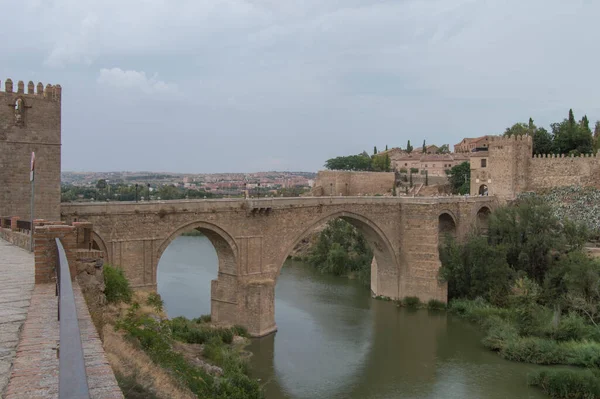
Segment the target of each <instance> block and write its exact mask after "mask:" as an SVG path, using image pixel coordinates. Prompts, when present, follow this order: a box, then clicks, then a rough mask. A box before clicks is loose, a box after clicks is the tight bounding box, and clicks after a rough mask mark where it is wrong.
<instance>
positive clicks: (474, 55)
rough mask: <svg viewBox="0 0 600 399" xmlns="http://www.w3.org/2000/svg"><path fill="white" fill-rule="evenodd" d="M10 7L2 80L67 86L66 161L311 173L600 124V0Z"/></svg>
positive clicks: (135, 0)
mask: <svg viewBox="0 0 600 399" xmlns="http://www.w3.org/2000/svg"><path fill="white" fill-rule="evenodd" d="M0 3H2V13H1V14H0V26H2V27H3V32H4V33H5V34H4V40H2V41H1V42H0V54H1V55H0V60H1V62H0V65H1V68H0V70H1V71H2V73H1V74H0V79H1V80H2V81H4V79H5V78H6V77H11V78H12V79H13V81H17V80H24V81H25V82H27V81H29V80H34V81H35V82H37V81H41V82H43V83H44V85H45V84H46V83H51V84H56V83H60V84H61V85H62V87H63V108H62V109H63V111H62V112H63V114H62V116H63V119H62V121H63V122H62V123H63V124H62V138H63V153H62V154H63V155H62V157H63V170H79V171H81V170H93V171H107V170H154V171H173V172H235V171H260V170H306V171H315V170H318V169H320V168H321V167H322V165H323V163H324V161H325V160H326V159H328V158H330V157H333V156H337V155H345V154H353V153H359V152H361V151H363V150H367V151H372V148H373V146H374V145H377V147H378V148H383V147H385V145H386V144H387V145H388V146H390V147H392V146H403V147H404V146H405V145H406V141H407V140H408V139H410V140H411V142H412V143H413V145H414V146H415V147H416V146H419V145H421V143H422V141H423V139H426V140H427V142H428V143H437V144H442V143H449V144H451V145H452V144H454V143H456V142H458V141H459V140H460V139H461V138H462V137H464V136H467V137H468V136H480V135H484V134H496V133H500V132H502V131H503V130H504V128H505V127H507V126H508V125H511V124H512V123H514V122H517V121H526V120H527V119H528V118H529V117H530V116H531V117H533V118H534V120H535V121H536V123H537V124H538V125H543V126H547V125H548V124H549V123H551V122H554V121H558V120H561V119H562V118H564V117H565V116H566V115H567V112H568V109H569V108H573V110H574V112H575V116H576V117H578V118H579V117H581V115H582V114H583V113H586V114H587V115H588V117H589V118H590V120H592V121H595V120H596V119H600V95H598V93H599V85H600V67H599V65H600V52H599V48H600V47H599V45H600V44H599V43H600V27H599V25H598V19H599V17H600V1H597V0H569V1H566V0H526V1H525V0H388V1H386V0H379V1H376V0H178V1H175V0H170V1H169V0H103V1H98V0H19V1H8V0H3V1H1V2H0Z"/></svg>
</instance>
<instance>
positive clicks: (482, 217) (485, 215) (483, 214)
mask: <svg viewBox="0 0 600 399" xmlns="http://www.w3.org/2000/svg"><path fill="white" fill-rule="evenodd" d="M491 213H492V210H491V209H490V207H488V206H487V205H484V206H482V207H480V208H479V209H478V210H477V213H476V215H475V227H476V228H477V231H478V232H480V233H482V234H487V232H488V229H489V223H490V214H491Z"/></svg>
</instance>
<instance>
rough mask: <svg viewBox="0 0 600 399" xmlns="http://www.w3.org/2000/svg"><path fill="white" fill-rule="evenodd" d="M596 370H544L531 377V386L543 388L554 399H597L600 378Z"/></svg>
mask: <svg viewBox="0 0 600 399" xmlns="http://www.w3.org/2000/svg"><path fill="white" fill-rule="evenodd" d="M598 377H599V375H598V371H596V370H589V369H588V370H543V371H538V372H535V373H533V374H531V375H530V376H529V385H533V386H537V387H539V388H541V389H542V390H543V391H544V392H545V393H546V394H548V395H549V396H550V397H552V398H564V399H596V398H599V397H600V378H598Z"/></svg>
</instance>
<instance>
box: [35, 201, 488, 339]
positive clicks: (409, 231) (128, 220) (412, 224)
mask: <svg viewBox="0 0 600 399" xmlns="http://www.w3.org/2000/svg"><path fill="white" fill-rule="evenodd" d="M495 206H496V204H495V199H494V198H492V197H479V198H464V197H462V198H456V197H439V198H401V197H320V198H275V199H269V198H267V199H259V200H242V199H235V200H233V199H232V200H197V201H168V202H152V203H103V204H63V206H62V213H63V215H62V217H63V220H65V221H66V222H67V223H81V222H82V221H85V222H91V224H92V226H93V232H92V233H91V234H90V237H91V239H92V241H93V247H95V248H98V249H100V250H102V251H104V252H105V253H106V257H105V259H107V260H108V262H109V263H111V264H113V265H116V266H119V267H122V268H123V269H124V271H125V274H126V276H127V277H128V279H129V280H130V282H131V283H132V285H133V286H134V287H138V288H146V289H156V274H157V267H158V262H159V260H160V257H161V255H162V253H163V251H164V250H165V249H166V248H167V246H168V245H169V243H170V242H171V241H172V240H174V239H175V238H176V237H178V236H179V235H180V234H181V233H183V232H186V231H190V230H193V229H197V230H200V231H202V232H203V233H204V234H205V235H206V236H207V237H208V238H209V239H210V240H211V242H212V244H213V245H214V247H215V249H216V251H217V255H218V259H219V266H218V267H219V271H218V278H217V279H216V280H213V281H212V289H211V291H212V292H211V314H212V318H213V321H215V322H217V323H220V324H240V325H243V326H245V327H246V328H248V331H249V332H250V333H251V334H252V335H254V336H262V335H266V334H269V333H271V332H273V331H275V330H276V326H275V318H274V312H275V310H274V288H275V284H276V282H277V277H278V276H279V272H280V270H281V267H282V266H283V263H284V261H285V260H286V259H287V257H288V255H289V254H290V252H291V251H292V249H293V248H294V247H295V246H296V244H297V243H298V242H299V241H300V240H302V239H303V238H304V237H306V236H307V235H308V234H309V233H310V232H311V231H312V230H313V229H314V228H316V227H317V226H320V225H322V224H323V223H324V222H326V221H328V220H331V219H334V218H343V219H345V220H347V221H348V222H350V223H352V224H353V225H354V226H356V227H357V228H358V229H359V230H360V231H361V232H362V233H363V234H364V235H365V237H366V238H367V240H368V242H369V244H370V246H371V248H373V250H374V257H375V262H374V263H373V267H374V270H373V273H372V280H371V290H372V293H373V295H383V296H387V297H390V298H403V297H405V296H417V297H419V298H420V299H421V300H423V301H427V300H429V299H438V300H440V301H444V302H445V301H446V300H447V288H446V285H445V284H442V283H440V282H439V281H438V270H439V267H440V261H439V257H438V240H439V236H440V234H439V233H440V230H443V231H444V232H445V231H448V230H453V232H454V233H455V234H457V235H459V236H461V235H464V234H466V232H468V231H469V230H471V229H472V228H473V227H478V223H480V221H481V219H482V215H483V219H485V217H487V215H488V214H489V212H490V210H491V209H493V208H494V207H495ZM64 227H68V226H64ZM36 232H37V229H36ZM36 245H37V241H36Z"/></svg>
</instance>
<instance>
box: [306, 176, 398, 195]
mask: <svg viewBox="0 0 600 399" xmlns="http://www.w3.org/2000/svg"><path fill="white" fill-rule="evenodd" d="M394 183H395V174H394V173H393V172H353V171H341V170H322V171H319V173H318V174H317V178H316V180H315V188H316V189H315V190H313V195H314V196H317V197H318V196H329V195H333V196H340V195H342V196H353V195H374V194H382V195H383V194H390V193H391V192H392V188H393V187H394Z"/></svg>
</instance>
